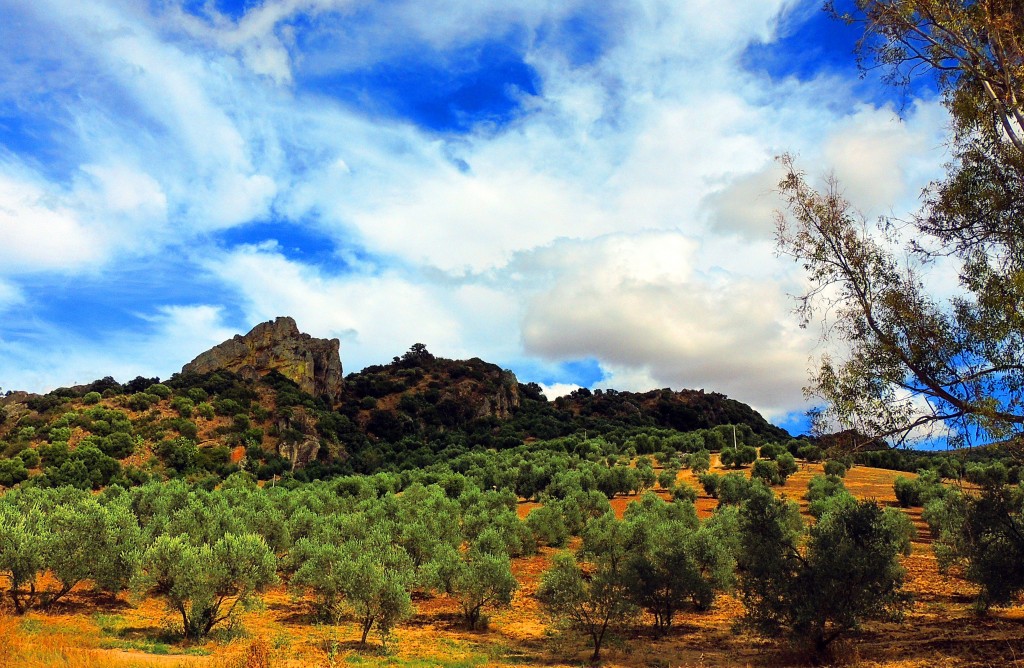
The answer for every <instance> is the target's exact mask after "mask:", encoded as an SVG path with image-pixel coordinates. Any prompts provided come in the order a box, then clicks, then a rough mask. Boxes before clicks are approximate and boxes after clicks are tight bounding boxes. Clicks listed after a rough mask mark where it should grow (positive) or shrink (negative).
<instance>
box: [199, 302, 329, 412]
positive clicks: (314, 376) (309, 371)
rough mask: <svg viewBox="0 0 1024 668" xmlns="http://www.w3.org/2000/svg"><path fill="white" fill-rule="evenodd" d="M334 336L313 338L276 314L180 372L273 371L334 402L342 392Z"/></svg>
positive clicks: (248, 374)
mask: <svg viewBox="0 0 1024 668" xmlns="http://www.w3.org/2000/svg"><path fill="white" fill-rule="evenodd" d="M340 348H341V342H340V341H338V339H317V338H313V337H312V336H310V335H309V334H303V333H302V332H300V331H299V327H298V325H296V324H295V320H294V319H292V318H289V317H280V318H276V319H274V320H271V321H268V322H264V323H260V324H259V325H256V326H255V327H253V328H252V331H250V332H249V333H248V334H246V335H245V336H241V335H238V334H236V335H235V336H234V337H233V338H231V339H228V340H227V341H225V342H224V343H221V344H218V345H216V346H214V347H213V348H211V349H209V350H207V351H206V352H205V353H203V354H201V355H199V356H198V357H196V358H195V359H194V360H192V361H191V362H189V363H188V364H186V365H185V366H184V367H182V369H181V372H182V373H183V374H187V373H197V374H202V373H209V372H211V371H216V370H218V369H226V370H228V371H233V372H235V373H237V374H239V375H241V376H242V377H244V378H253V379H255V378H260V377H262V376H265V375H266V374H268V373H270V372H271V371H277V372H279V373H281V374H282V375H283V376H285V377H286V378H289V379H291V380H293V381H295V382H296V383H297V384H298V386H299V388H300V389H302V390H303V391H304V392H308V393H309V394H312V395H314V396H319V397H324V398H326V399H328V400H330V401H332V402H336V401H338V399H339V398H340V397H341V391H342V371H341V357H340V355H339V350H340Z"/></svg>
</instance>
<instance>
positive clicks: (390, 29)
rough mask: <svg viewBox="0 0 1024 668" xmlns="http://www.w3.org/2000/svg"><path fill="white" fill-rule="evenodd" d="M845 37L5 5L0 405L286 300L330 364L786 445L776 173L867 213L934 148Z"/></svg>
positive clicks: (790, 383) (617, 21)
mask: <svg viewBox="0 0 1024 668" xmlns="http://www.w3.org/2000/svg"><path fill="white" fill-rule="evenodd" d="M856 36H857V35H856V32H855V29H852V28H849V27H847V26H844V25H842V24H839V23H836V22H834V21H832V20H830V19H828V18H827V17H826V16H825V15H824V14H823V13H822V12H821V10H820V8H819V6H818V4H817V3H813V2H798V1H794V0H765V1H763V2H757V3H752V2H749V1H740V0H722V1H720V2H715V3H709V2H700V1H697V0H694V1H693V2H677V1H670V0H665V1H659V0H633V1H626V0H610V1H609V2H605V3H589V2H583V1H582V0H564V1H553V2H552V1H545V2H540V1H539V0H537V1H535V0H516V1H511V2H510V1H509V0H500V1H499V0H474V1H473V2H467V1H465V0H433V1H431V2H423V1H422V0H386V1H384V0H381V1H377V2H367V1H361V0H277V1H272V0H264V1H263V2H256V1H248V0H245V1H241V2H234V1H232V2H228V1H224V0H187V1H184V2H182V1H180V0H151V1H150V2H148V3H139V2H135V1H132V0H90V1H89V2H70V1H66V0H37V1H36V2H33V3H25V2H20V1H15V0H0V43H3V44H4V49H3V51H2V53H0V238H3V240H4V241H3V243H2V244H0V387H2V388H3V389H28V390H34V391H44V390H48V389H52V388H53V387H57V386H60V385H69V384H74V383H81V382H86V381H89V380H92V379H94V378H97V377H100V376H104V375H108V374H113V375H114V376H115V377H119V378H122V379H126V378H131V377H134V376H136V375H140V374H141V375H150V376H151V375H158V376H161V377H167V376H168V375H170V374H171V373H173V372H175V371H177V370H178V369H180V367H181V366H182V365H183V364H184V363H186V362H188V361H189V360H190V359H191V358H192V357H194V356H195V355H196V354H198V353H199V352H201V351H202V350H204V349H206V348H207V347H209V346H210V345H213V344H215V343H217V342H219V341H221V340H223V339H224V338H227V337H229V336H231V335H233V334H234V333H238V332H245V331H248V329H250V328H251V327H252V326H254V325H255V324H257V323H259V322H261V321H264V320H268V319H270V318H273V317H275V316H278V315H292V316H294V317H295V318H296V319H297V321H298V323H299V326H300V328H301V329H303V330H304V331H308V332H309V333H311V334H313V335H315V336H329V337H338V338H340V339H341V341H342V361H343V364H344V366H345V369H346V371H355V370H358V369H359V368H362V367H363V366H365V365H367V364H375V363H381V362H385V361H387V360H390V359H391V357H393V356H394V355H398V354H401V353H402V352H403V351H404V350H406V349H407V348H408V347H409V346H410V345H411V344H412V343H415V342H423V343H425V344H426V345H427V346H428V348H429V349H430V350H431V351H432V352H434V353H435V354H438V355H443V356H447V357H474V356H475V357H481V358H484V359H486V360H489V361H493V362H495V363H498V364H501V365H503V366H505V367H508V368H511V369H512V370H514V371H516V373H517V374H518V375H519V377H520V379H521V380H522V381H524V382H526V381H537V382H541V383H542V384H544V385H545V386H546V387H548V388H550V389H549V394H550V395H552V396H554V395H556V394H558V393H560V392H563V391H567V390H569V389H572V388H573V387H575V386H579V385H583V386H588V387H615V388H617V389H630V390H647V389H651V388H660V387H673V388H677V389H678V388H701V387H703V388H705V389H707V390H709V391H719V392H723V393H726V394H728V395H729V396H731V397H734V398H736V399H739V400H741V401H745V402H747V403H750V404H752V405H754V406H755V407H757V408H758V409H760V410H762V411H763V412H764V413H765V414H766V415H768V416H769V417H770V418H772V419H775V420H776V421H778V422H780V423H783V422H784V423H785V424H786V426H789V427H792V426H793V425H797V426H798V427H799V424H800V422H799V418H798V417H796V416H799V415H800V414H801V413H802V411H804V410H805V409H806V408H807V402H806V400H805V399H804V398H803V396H802V394H801V387H802V385H803V384H805V382H806V377H807V367H808V360H809V358H810V356H811V355H813V354H816V353H819V352H820V351H821V349H820V342H819V340H818V338H817V336H816V332H814V331H813V328H812V330H803V329H800V328H799V327H798V326H797V322H796V320H795V318H794V317H793V316H792V314H791V313H790V311H791V308H792V301H791V299H790V297H789V295H791V294H795V293H797V292H799V291H800V289H801V285H802V283H801V281H802V277H801V274H800V272H799V268H798V267H794V266H793V265H792V264H790V263H788V262H785V261H783V260H780V259H779V258H777V257H775V255H774V252H773V242H772V229H773V225H772V211H773V210H774V209H775V208H776V207H777V206H778V202H777V201H776V200H775V199H774V197H775V196H774V195H773V192H772V189H773V187H774V184H775V182H776V181H777V180H778V168H777V166H776V164H775V163H774V161H773V158H774V156H776V155H778V154H779V153H781V152H783V151H790V152H793V153H796V154H797V155H798V156H799V161H800V164H801V165H803V166H804V168H805V169H806V170H807V171H808V172H809V173H812V174H818V175H823V174H826V173H829V172H832V173H835V174H836V175H837V176H838V177H839V178H840V179H841V180H842V182H843V184H844V187H845V189H846V193H847V195H848V196H849V198H850V199H851V200H852V201H854V202H855V204H856V205H857V206H858V207H859V208H860V209H861V210H862V211H864V212H865V215H868V216H874V215H878V214H881V213H888V212H902V211H907V210H909V209H911V208H913V206H914V202H915V198H916V195H917V193H918V191H919V190H920V188H921V186H923V185H924V184H925V183H927V181H928V180H929V179H930V178H933V177H934V176H935V175H936V174H937V173H939V170H940V169H941V165H942V162H943V160H944V153H943V150H942V144H943V131H944V112H943V110H942V108H941V106H940V105H939V104H938V103H937V101H936V100H935V99H934V97H933V95H932V94H931V92H930V90H929V89H928V87H927V86H921V87H918V88H917V89H914V90H912V91H909V92H906V93H900V92H899V91H893V90H891V89H888V88H886V87H884V86H882V85H881V84H880V83H879V82H878V80H877V76H874V75H872V76H869V77H867V78H861V77H860V76H859V73H858V72H857V69H856V67H855V64H854V60H853V56H852V54H851V49H852V46H853V42H854V41H855V40H856ZM796 430H797V431H799V428H797V429H796Z"/></svg>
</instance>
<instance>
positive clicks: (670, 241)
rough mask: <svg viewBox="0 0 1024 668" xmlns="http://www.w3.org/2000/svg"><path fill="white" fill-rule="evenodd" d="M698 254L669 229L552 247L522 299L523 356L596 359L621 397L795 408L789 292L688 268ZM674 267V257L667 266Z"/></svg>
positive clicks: (801, 337) (796, 346)
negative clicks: (540, 276)
mask: <svg viewBox="0 0 1024 668" xmlns="http://www.w3.org/2000/svg"><path fill="white" fill-rule="evenodd" d="M699 250H700V249H699V246H697V245H696V244H695V243H694V242H693V241H691V240H689V239H686V238H682V237H680V236H679V235H675V234H672V233H649V234H646V235H642V236H633V237H627V238H616V237H609V238H604V239H599V240H596V241H593V242H576V243H564V244H559V245H556V246H554V247H552V248H550V249H546V250H545V251H544V252H543V253H542V254H544V255H546V257H547V258H548V260H549V261H554V262H557V261H558V260H557V258H564V261H563V262H562V263H561V266H550V267H549V270H550V271H552V272H553V273H554V278H553V280H552V281H551V282H550V284H549V285H548V287H545V288H543V289H541V290H539V291H538V292H537V293H536V294H535V295H534V296H533V297H532V298H531V300H530V302H529V307H528V310H527V312H526V315H525V318H524V322H523V326H522V327H523V338H524V345H525V348H526V351H527V352H529V353H532V354H536V355H540V356H542V357H545V358H548V359H576V358H580V357H594V358H597V359H599V360H600V361H601V364H602V367H603V368H604V369H605V370H606V371H607V372H609V373H610V378H608V379H606V380H605V381H602V383H601V385H602V386H606V385H614V386H616V387H621V388H622V389H636V390H641V389H644V390H646V389H652V388H659V387H675V388H683V387H686V388H706V389H708V390H716V391H721V392H725V393H726V394H729V395H730V396H732V397H734V398H736V399H739V400H741V401H746V402H749V403H751V404H753V405H755V406H756V407H758V408H760V409H763V410H766V411H774V412H780V411H783V410H786V409H792V407H793V406H794V404H800V402H801V399H800V388H801V386H802V385H803V383H804V382H805V379H806V358H807V351H808V350H809V346H810V342H809V341H808V339H807V335H806V334H805V333H804V332H802V330H800V329H799V328H798V327H796V326H795V324H794V323H792V322H791V321H790V319H789V316H788V308H787V307H788V298H787V296H786V295H785V292H784V289H785V285H778V284H773V283H770V282H765V281H763V280H755V279H754V278H752V277H750V276H749V275H744V274H742V273H739V272H737V273H736V274H735V275H729V276H723V275H721V274H719V275H712V276H704V275H702V274H701V273H700V272H698V271H696V270H695V266H694V262H695V261H696V260H697V259H698V257H697V256H698V255H699ZM673 260H674V261H673Z"/></svg>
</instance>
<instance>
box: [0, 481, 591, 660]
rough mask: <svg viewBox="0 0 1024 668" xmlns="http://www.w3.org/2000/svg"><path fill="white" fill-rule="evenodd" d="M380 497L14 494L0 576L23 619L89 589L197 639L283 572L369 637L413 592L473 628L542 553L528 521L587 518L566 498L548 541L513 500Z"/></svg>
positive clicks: (165, 488) (372, 491) (228, 486)
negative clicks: (154, 602)
mask: <svg viewBox="0 0 1024 668" xmlns="http://www.w3.org/2000/svg"><path fill="white" fill-rule="evenodd" d="M380 491H381V490H380V489H379V488H378V487H377V486H376V485H374V484H373V483H372V482H370V481H368V480H363V479H358V478H352V479H339V480H338V481H336V482H335V483H333V484H316V485H309V486H306V487H303V488H300V489H296V490H287V489H280V488H279V489H276V490H275V489H271V490H265V489H261V488H259V487H257V486H256V485H255V484H253V482H252V481H251V479H249V478H247V477H245V476H242V475H236V476H234V477H232V478H229V479H228V481H226V482H225V483H224V484H223V485H222V486H221V487H220V488H219V489H216V490H213V491H209V490H205V489H202V488H197V487H194V486H191V485H189V484H188V483H186V482H184V481H181V480H175V481H170V482H167V483H153V484H149V485H143V486H140V487H136V488H132V489H130V490H127V491H126V490H123V489H121V488H119V487H111V488H108V489H107V490H105V491H104V492H103V493H102V494H100V495H98V496H95V497H94V496H91V495H89V494H88V493H86V492H83V491H80V490H76V489H73V488H59V489H42V488H28V489H25V490H12V491H10V492H8V493H7V494H5V495H4V496H3V497H0V576H4V577H6V578H7V579H8V580H9V582H10V587H9V590H8V596H9V597H10V599H11V602H12V604H13V606H14V608H15V610H16V611H17V612H19V613H23V612H25V611H26V610H29V609H31V608H44V609H45V608H48V607H50V606H52V605H53V604H54V603H56V602H57V601H59V600H60V599H61V598H62V597H64V596H65V595H66V594H67V593H68V592H69V591H71V590H72V588H74V587H75V586H77V585H79V584H80V583H84V582H91V583H92V584H93V586H94V587H95V588H97V589H101V590H104V591H108V592H111V593H119V592H121V591H124V590H126V589H129V588H131V589H134V590H135V591H137V592H140V593H143V594H147V595H152V596H158V597H161V598H163V599H164V600H165V602H166V603H167V606H168V608H169V610H171V611H172V612H173V613H174V614H176V615H178V616H179V617H180V619H181V625H182V633H183V635H184V637H185V638H188V639H194V638H201V637H203V636H206V635H207V634H209V633H210V631H211V630H212V629H213V628H214V627H216V626H217V625H218V624H220V623H221V622H224V621H225V620H229V619H231V618H232V617H233V615H234V614H235V613H236V612H237V611H238V610H239V609H241V608H244V607H245V606H246V605H247V604H248V603H249V602H250V601H252V600H253V599H254V597H256V596H257V595H258V594H259V593H261V592H262V591H263V590H265V588H266V587H268V586H270V585H272V584H275V583H276V582H278V581H279V574H280V575H283V576H285V577H286V578H288V580H289V584H290V586H291V587H292V589H293V590H294V591H296V592H297V593H302V592H311V593H312V594H313V595H314V598H315V600H316V601H317V606H316V607H317V610H316V612H317V614H318V615H320V616H321V617H324V618H328V619H329V620H330V621H336V620H337V619H338V618H339V617H340V616H341V614H342V613H347V614H348V615H350V616H351V617H353V618H355V619H356V620H357V621H358V623H359V624H360V626H361V628H362V640H363V641H364V642H365V640H366V636H367V634H368V633H369V631H370V629H371V628H373V627H374V626H376V627H377V628H378V629H379V630H380V632H381V633H382V636H386V635H387V633H388V632H389V631H390V629H391V628H392V627H393V625H394V624H395V623H396V622H397V621H398V620H400V619H402V618H403V617H404V616H406V615H407V614H408V613H409V610H410V603H409V601H410V592H411V591H412V590H413V589H414V588H418V589H420V590H435V591H446V592H448V593H450V594H452V595H453V596H454V597H455V598H456V599H457V600H458V601H459V603H460V604H461V606H462V608H463V612H464V615H465V619H466V621H467V623H468V625H469V626H470V627H476V626H477V625H478V624H480V622H481V621H482V620H483V619H484V614H483V610H484V609H485V608H486V607H487V606H490V605H493V604H502V603H507V602H508V601H509V600H510V598H511V595H512V592H513V591H514V590H515V588H516V586H517V584H516V582H515V580H514V578H513V577H512V573H511V558H512V557H513V556H520V555H523V554H528V553H532V552H533V551H535V550H536V548H537V537H535V534H534V532H533V531H531V526H532V527H533V528H534V529H535V530H536V531H537V533H538V534H543V535H544V536H546V540H549V541H552V542H559V541H563V542H564V540H565V539H566V536H565V535H564V532H565V531H567V529H565V528H564V527H565V526H566V522H565V519H564V517H566V516H567V517H569V519H570V523H573V520H572V517H573V515H574V514H575V515H579V514H580V513H582V512H586V511H584V510H581V509H580V507H579V504H572V503H570V502H567V501H563V502H561V504H560V506H559V507H561V508H564V509H565V511H566V512H565V513H564V514H563V513H561V512H560V513H558V515H557V519H558V520H559V523H560V526H562V527H563V528H562V532H563V535H560V536H559V535H555V536H554V537H551V536H550V534H552V532H553V531H554V533H555V534H557V533H558V532H557V527H555V529H552V528H551V526H550V525H552V524H558V523H556V522H554V521H553V520H552V519H550V518H549V519H548V520H546V521H545V520H544V516H543V514H541V515H540V516H539V519H535V520H533V521H531V523H529V524H528V523H525V522H522V521H520V520H519V518H518V516H517V515H516V513H515V506H516V498H515V497H514V496H513V495H512V494H511V493H509V492H497V491H486V492H482V491H480V490H479V489H478V488H475V487H472V486H470V487H469V488H467V489H465V490H464V491H463V492H462V493H461V494H460V495H458V496H457V497H455V498H450V497H449V496H448V495H447V494H446V493H445V490H443V489H442V488H441V487H439V486H430V487H425V486H422V485H418V484H414V485H412V486H410V487H408V488H406V489H405V490H404V491H403V493H402V494H400V495H399V494H394V493H392V492H390V491H386V492H384V493H383V494H380V493H379V492H380ZM584 496H586V495H584ZM588 498H589V497H588ZM592 501H593V499H589V500H588V503H589V502H592ZM606 503H607V502H606ZM570 506H571V507H572V508H571V509H570ZM549 514H550V513H549ZM581 521H582V520H575V523H576V524H578V523H579V522H581ZM545 532H547V533H545ZM467 547H468V549H464V548H467ZM47 573H48V574H50V575H51V576H52V577H49V578H47V577H44V576H45V575H46V574H47ZM45 582H52V583H53V584H51V585H48V586H43V584H42V583H45Z"/></svg>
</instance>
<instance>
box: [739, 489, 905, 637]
mask: <svg viewBox="0 0 1024 668" xmlns="http://www.w3.org/2000/svg"><path fill="white" fill-rule="evenodd" d="M912 532H913V527H912V525H911V524H910V520H909V519H907V517H906V516H905V515H904V514H903V513H901V512H899V511H898V510H895V509H883V508H881V507H880V506H879V505H878V504H877V503H876V502H874V501H857V500H856V499H854V498H853V497H851V496H849V495H845V494H840V495H837V496H833V497H832V498H831V500H830V502H829V506H828V507H827V508H826V509H825V510H824V512H823V513H822V515H821V517H820V518H819V520H818V522H817V523H816V524H815V525H814V526H813V527H811V528H810V529H809V530H805V528H804V526H803V521H802V520H801V519H800V515H799V512H798V511H797V507H796V505H795V504H793V503H792V502H790V501H786V500H784V499H778V498H776V497H775V496H774V495H773V494H772V492H771V491H770V490H768V489H767V488H765V487H756V488H755V489H754V491H753V492H752V494H751V496H750V498H749V500H748V501H747V503H746V504H745V505H744V507H743V508H742V510H741V511H740V536H741V538H740V540H741V546H740V550H739V560H738V561H739V570H740V592H741V597H742V600H743V604H744V606H745V608H746V615H745V621H746V623H747V624H749V625H750V626H751V627H753V628H754V629H756V630H758V631H760V632H761V633H764V634H767V635H778V634H779V633H780V632H781V633H785V634H786V635H788V636H789V637H790V638H792V639H794V640H795V641H798V642H806V643H808V644H809V645H810V647H811V649H813V650H814V651H815V652H816V653H817V654H819V655H820V654H824V653H825V652H826V651H827V650H828V647H829V645H830V644H831V643H832V642H833V641H834V640H835V639H836V638H839V637H841V636H842V635H843V634H845V633H848V632H850V631H851V630H854V629H856V628H858V627H859V625H860V623H861V622H862V621H864V620H867V619H887V618H892V617H896V616H898V615H899V614H900V613H901V612H902V610H903V609H904V607H905V605H906V602H907V599H906V597H905V596H904V595H903V594H902V592H901V587H902V583H903V573H904V572H903V568H902V567H901V566H900V564H899V560H898V556H899V555H901V554H907V553H909V548H910V537H911V534H912ZM805 536H806V545H803V542H804V538H805Z"/></svg>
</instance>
